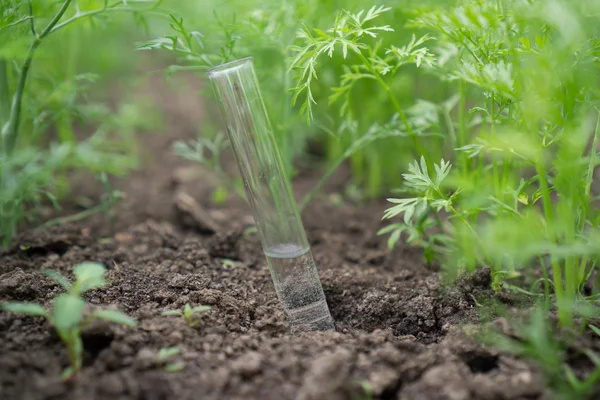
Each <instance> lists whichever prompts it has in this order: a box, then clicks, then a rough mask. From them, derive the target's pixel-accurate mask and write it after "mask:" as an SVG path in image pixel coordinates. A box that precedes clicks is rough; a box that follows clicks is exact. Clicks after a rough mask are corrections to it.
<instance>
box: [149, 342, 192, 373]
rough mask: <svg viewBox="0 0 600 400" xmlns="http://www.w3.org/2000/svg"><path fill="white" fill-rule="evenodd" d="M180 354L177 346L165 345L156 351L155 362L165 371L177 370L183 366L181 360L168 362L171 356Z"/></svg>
mask: <svg viewBox="0 0 600 400" xmlns="http://www.w3.org/2000/svg"><path fill="white" fill-rule="evenodd" d="M180 354H181V350H179V348H177V347H165V348H162V349H160V350H159V351H158V354H157V355H156V363H157V364H158V365H159V366H161V367H163V368H164V369H165V371H167V372H177V371H181V370H183V369H184V368H185V363H183V362H169V360H171V359H172V358H173V357H175V356H178V355H180Z"/></svg>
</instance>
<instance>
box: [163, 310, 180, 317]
mask: <svg viewBox="0 0 600 400" xmlns="http://www.w3.org/2000/svg"><path fill="white" fill-rule="evenodd" d="M160 315H164V316H176V317H181V316H182V315H183V313H182V312H181V311H179V310H167V311H163V312H161V313H160Z"/></svg>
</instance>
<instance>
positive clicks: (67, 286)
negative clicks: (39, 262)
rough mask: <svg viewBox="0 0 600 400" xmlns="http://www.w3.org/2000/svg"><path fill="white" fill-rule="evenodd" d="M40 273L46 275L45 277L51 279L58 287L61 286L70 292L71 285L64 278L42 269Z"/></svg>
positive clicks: (49, 270) (56, 273) (54, 272)
mask: <svg viewBox="0 0 600 400" xmlns="http://www.w3.org/2000/svg"><path fill="white" fill-rule="evenodd" d="M42 273H43V274H44V275H46V276H47V277H49V278H52V279H53V280H54V281H55V282H56V283H58V284H59V285H60V286H62V287H63V288H64V289H65V290H71V283H70V282H69V281H68V280H67V278H65V277H64V276H62V275H61V274H59V273H58V272H56V271H53V270H51V269H46V268H44V269H42Z"/></svg>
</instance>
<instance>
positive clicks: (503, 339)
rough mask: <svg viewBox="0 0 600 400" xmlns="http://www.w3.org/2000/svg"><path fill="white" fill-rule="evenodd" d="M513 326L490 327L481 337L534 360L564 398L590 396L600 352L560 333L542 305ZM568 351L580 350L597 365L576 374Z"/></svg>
mask: <svg viewBox="0 0 600 400" xmlns="http://www.w3.org/2000/svg"><path fill="white" fill-rule="evenodd" d="M511 326H512V327H513V328H514V331H513V332H511V333H507V332H504V333H501V332H498V331H496V330H491V331H488V332H485V333H483V335H482V337H481V338H482V339H483V340H484V342H486V343H489V344H490V345H492V346H494V347H496V348H498V349H500V350H502V351H505V352H507V353H510V354H515V355H518V356H521V357H527V358H528V359H532V360H534V362H535V363H536V364H537V365H538V366H539V367H540V368H542V370H543V371H544V372H545V374H546V376H547V379H548V384H549V385H550V386H552V387H553V388H554V389H555V390H556V391H557V392H558V393H559V394H560V396H561V397H560V398H561V399H584V398H589V396H590V395H591V394H592V391H593V390H594V388H595V387H596V385H597V383H598V382H599V381H600V356H598V355H597V354H596V353H595V352H594V351H593V350H591V349H588V348H581V346H577V344H576V340H573V339H572V338H571V339H569V337H568V336H565V335H562V337H561V335H560V334H559V332H557V331H556V330H555V329H554V328H553V327H552V326H551V324H548V319H547V312H546V311H545V310H544V308H543V307H537V308H534V309H533V312H532V313H531V314H530V315H529V316H528V318H527V320H526V321H522V320H515V321H512V323H511ZM588 327H589V329H590V330H591V331H592V332H594V333H595V334H597V335H600V330H599V329H598V328H596V327H595V326H594V325H589V326H588ZM569 349H571V350H569ZM569 353H581V354H582V355H583V356H584V357H586V358H588V359H589V360H590V361H591V362H592V364H593V366H594V367H593V369H592V370H591V371H590V372H589V373H588V374H587V376H585V377H577V376H576V375H575V373H574V372H573V370H572V369H571V367H569V364H568V361H569V360H568V358H569Z"/></svg>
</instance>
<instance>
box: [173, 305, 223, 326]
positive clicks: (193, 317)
mask: <svg viewBox="0 0 600 400" xmlns="http://www.w3.org/2000/svg"><path fill="white" fill-rule="evenodd" d="M211 309H212V307H209V306H196V307H192V306H190V305H189V304H186V305H185V306H184V307H183V309H181V310H167V311H163V312H162V313H161V315H164V316H175V317H182V318H183V320H184V321H185V323H186V324H187V326H189V327H190V328H193V327H195V326H196V325H198V324H199V323H200V317H199V315H198V314H201V313H205V312H207V311H209V310H211Z"/></svg>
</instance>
